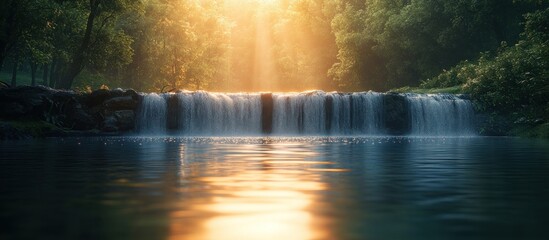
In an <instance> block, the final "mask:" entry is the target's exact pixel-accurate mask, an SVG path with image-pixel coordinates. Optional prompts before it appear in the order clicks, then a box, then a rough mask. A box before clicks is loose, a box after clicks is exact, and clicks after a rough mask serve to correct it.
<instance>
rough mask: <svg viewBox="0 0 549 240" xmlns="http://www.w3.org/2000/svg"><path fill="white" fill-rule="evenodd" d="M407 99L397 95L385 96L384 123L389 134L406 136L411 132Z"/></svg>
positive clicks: (389, 94)
mask: <svg viewBox="0 0 549 240" xmlns="http://www.w3.org/2000/svg"><path fill="white" fill-rule="evenodd" d="M408 104H409V103H408V101H407V100H406V97H405V96H403V95H400V94H397V93H388V94H385V95H384V96H383V123H384V126H385V128H386V131H387V133H388V134H391V135H405V134H408V133H409V132H410V131H411V126H410V112H409V111H408V109H410V108H409V106H408Z"/></svg>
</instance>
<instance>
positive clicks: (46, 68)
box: [42, 64, 50, 86]
mask: <svg viewBox="0 0 549 240" xmlns="http://www.w3.org/2000/svg"><path fill="white" fill-rule="evenodd" d="M49 67H50V66H49V65H48V64H44V66H42V70H43V72H42V85H44V86H48V76H49V70H50V68H49Z"/></svg>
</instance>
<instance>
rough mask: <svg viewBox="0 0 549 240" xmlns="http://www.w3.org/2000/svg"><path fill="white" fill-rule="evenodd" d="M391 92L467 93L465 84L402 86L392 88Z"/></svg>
mask: <svg viewBox="0 0 549 240" xmlns="http://www.w3.org/2000/svg"><path fill="white" fill-rule="evenodd" d="M391 92H398V93H421V94H429V93H451V94H461V93H465V92H464V91H463V86H453V87H447V88H417V87H401V88H397V89H392V90H391Z"/></svg>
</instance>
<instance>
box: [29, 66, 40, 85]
mask: <svg viewBox="0 0 549 240" xmlns="http://www.w3.org/2000/svg"><path fill="white" fill-rule="evenodd" d="M30 67H31V86H36V68H37V67H38V64H36V63H34V62H31V64H30Z"/></svg>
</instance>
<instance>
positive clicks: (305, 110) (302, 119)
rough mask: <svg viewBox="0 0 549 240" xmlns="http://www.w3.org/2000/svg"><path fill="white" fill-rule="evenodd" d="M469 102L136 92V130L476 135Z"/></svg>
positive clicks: (364, 95)
mask: <svg viewBox="0 0 549 240" xmlns="http://www.w3.org/2000/svg"><path fill="white" fill-rule="evenodd" d="M474 115H475V113H474V110H473V106H472V103H471V101H469V100H467V99H465V98H463V97H462V96H459V95H452V94H395V93H376V92H356V93H338V92H329V93H326V92H322V91H311V92H303V93H272V94H271V93H268V94H262V93H212V92H205V91H196V92H187V91H186V92H179V93H165V94H156V93H151V94H142V102H141V108H140V113H139V115H138V119H137V121H138V122H137V129H138V131H139V133H143V134H167V133H169V134H175V135H181V136H198V135H206V136H224V135H230V136H237V135H240V136H250V135H261V134H270V135H419V136H469V135H474V134H475V128H474Z"/></svg>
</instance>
